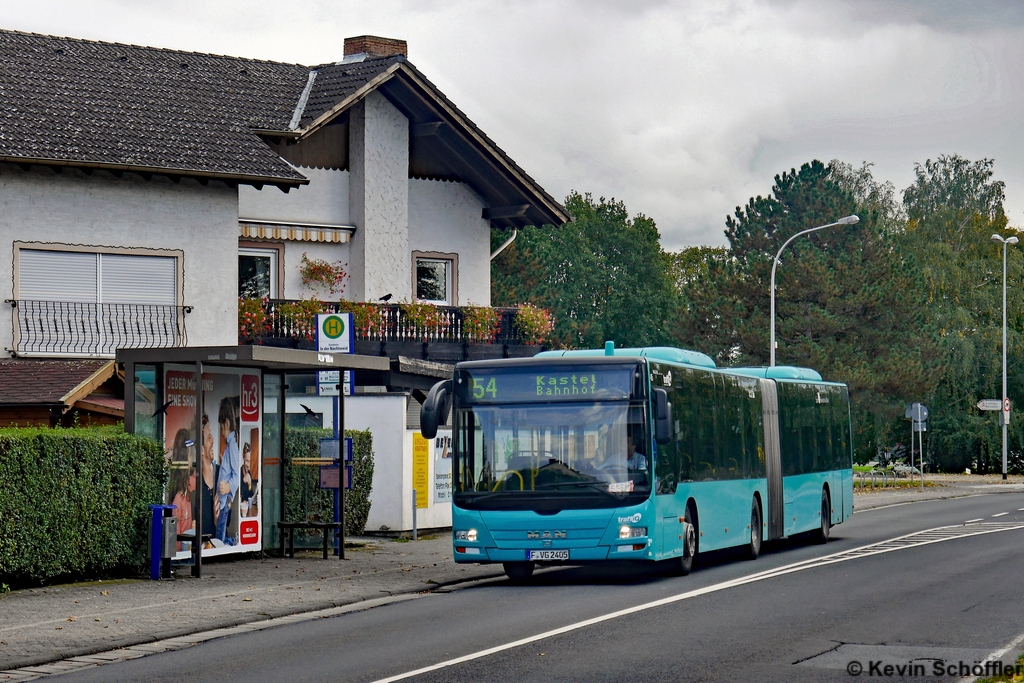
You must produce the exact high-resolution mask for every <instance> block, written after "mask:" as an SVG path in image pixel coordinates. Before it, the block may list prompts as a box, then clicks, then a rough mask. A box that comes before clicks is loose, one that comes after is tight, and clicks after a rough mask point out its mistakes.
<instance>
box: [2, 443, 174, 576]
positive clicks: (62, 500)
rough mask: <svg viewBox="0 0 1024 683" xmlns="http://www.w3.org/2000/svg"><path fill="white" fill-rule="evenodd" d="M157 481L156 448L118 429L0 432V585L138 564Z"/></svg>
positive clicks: (159, 454)
mask: <svg viewBox="0 0 1024 683" xmlns="http://www.w3.org/2000/svg"><path fill="white" fill-rule="evenodd" d="M165 478H166V472H165V470H164V457H163V450H162V449H161V448H160V445H159V444H157V443H156V442H155V441H151V440H149V439H146V438H143V437H138V436H134V435H131V434H125V433H124V430H123V429H122V428H121V427H93V428H80V429H43V428H38V429H33V428H23V429H0V580H3V581H4V582H19V583H20V582H25V581H40V582H42V581H47V580H50V579H54V578H56V577H60V576H96V575H102V574H103V573H106V572H109V571H111V570H113V569H115V568H124V567H137V566H140V565H142V564H143V563H144V562H145V559H146V556H147V547H146V537H147V529H148V517H149V509H148V506H149V505H150V504H151V503H159V502H161V495H162V491H163V486H164V481H165Z"/></svg>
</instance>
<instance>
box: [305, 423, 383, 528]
mask: <svg viewBox="0 0 1024 683" xmlns="http://www.w3.org/2000/svg"><path fill="white" fill-rule="evenodd" d="M286 433H287V437H286V441H285V457H286V458H288V460H292V459H293V458H315V457H319V454H320V453H319V449H320V439H321V438H322V437H327V436H331V434H332V432H331V430H329V429H297V428H289V429H288V430H287V432H286ZM345 436H348V437H352V440H353V442H352V488H351V489H350V490H348V491H345V533H346V534H347V535H359V534H361V533H363V530H364V529H365V528H366V518H367V517H368V516H369V514H370V492H371V490H372V489H373V435H372V434H371V433H370V432H369V431H357V430H354V429H349V430H346V431H345ZM285 519H286V520H288V521H296V522H300V521H312V522H327V521H331V520H333V519H334V493H333V492H332V491H330V490H322V489H321V488H320V468H319V467H317V466H308V465H290V466H289V467H288V468H287V475H286V480H285ZM322 538H323V536H321V535H320V532H314V533H309V532H306V533H303V532H302V531H300V530H296V537H295V540H296V543H297V544H299V545H317V544H318V543H320V539H322Z"/></svg>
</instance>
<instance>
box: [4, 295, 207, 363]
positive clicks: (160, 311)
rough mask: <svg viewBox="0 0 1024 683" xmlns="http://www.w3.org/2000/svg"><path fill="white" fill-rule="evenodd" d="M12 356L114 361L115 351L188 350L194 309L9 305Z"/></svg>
mask: <svg viewBox="0 0 1024 683" xmlns="http://www.w3.org/2000/svg"><path fill="white" fill-rule="evenodd" d="M7 303H9V304H11V305H12V306H13V307H14V315H15V337H14V349H13V351H14V353H15V354H17V355H64V356H99V357H113V356H114V352H115V351H116V350H117V349H134V348H171V347H177V346H185V345H186V344H187V341H188V337H187V334H186V332H185V314H187V313H191V312H192V307H191V306H158V305H151V304H93V303H80V302H68V301H31V300H25V299H18V300H8V301H7Z"/></svg>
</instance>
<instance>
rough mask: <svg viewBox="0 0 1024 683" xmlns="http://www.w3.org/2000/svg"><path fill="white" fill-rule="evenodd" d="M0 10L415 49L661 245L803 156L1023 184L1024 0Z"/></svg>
mask: <svg viewBox="0 0 1024 683" xmlns="http://www.w3.org/2000/svg"><path fill="white" fill-rule="evenodd" d="M5 16H6V18H5V22H6V23H5V27H6V28H15V29H21V30H30V31H37V32H41V33H52V34H60V35H72V36H76V37H84V38H97V39H103V40H113V41H119V42H131V43H137V44H147V45H158V46H163V47H174V48H180V49H188V50H201V51H206V52H216V53H222V54H237V55H243V56H249V57H260V58H266V59H275V60H280V61H287V62H300V63H305V64H314V63H320V62H327V61H335V60H337V59H339V58H340V56H341V52H342V41H343V39H344V37H346V36H352V35H360V34H363V33H371V34H378V35H386V36H393V37H399V38H405V39H406V40H408V41H409V50H410V60H411V61H412V62H413V63H414V64H416V65H417V67H419V68H420V69H421V70H422V71H423V72H424V73H426V75H427V76H428V77H429V78H431V79H432V80H433V81H434V82H435V83H436V84H437V85H438V86H439V87H440V88H441V89H442V90H443V91H444V92H445V93H446V94H447V95H448V96H449V97H451V98H452V100H454V101H455V102H456V104H458V105H459V107H460V108H462V109H463V111H465V112H466V113H467V114H468V115H469V116H470V117H471V118H473V119H474V120H475V121H476V122H477V123H478V124H479V125H480V126H481V127H482V128H483V129H484V130H485V131H486V132H487V133H488V134H489V135H490V136H491V137H492V138H493V139H494V140H495V141H496V142H497V143H498V144H499V145H500V146H502V147H503V148H504V149H505V150H506V151H507V152H508V153H509V154H510V155H511V156H512V157H513V158H514V159H516V161H517V162H519V164H520V165H521V166H523V168H525V169H526V171H527V172H528V173H530V174H531V175H533V176H534V177H535V178H536V179H537V180H538V181H540V182H541V184H542V185H544V186H545V187H546V188H547V189H548V190H549V191H550V192H551V193H552V194H554V195H555V196H556V197H564V196H565V194H566V193H567V192H568V191H569V190H570V189H577V190H580V191H590V192H593V193H594V194H595V195H605V196H614V197H616V198H619V199H622V200H624V201H625V202H626V204H627V206H628V207H629V209H630V210H631V211H632V212H641V211H642V212H643V213H645V214H647V215H649V216H651V217H653V218H654V219H655V220H656V221H657V222H658V225H659V227H660V228H661V231H662V233H663V235H664V242H665V244H666V246H668V247H679V246H683V245H686V244H695V243H711V244H722V243H724V238H723V236H722V230H723V228H724V218H725V215H726V214H728V213H730V212H731V211H732V210H733V209H734V207H735V206H737V205H739V204H743V203H745V202H746V201H747V199H748V198H749V197H751V196H752V195H756V194H766V193H768V192H769V191H770V188H771V182H772V178H773V176H774V175H775V174H776V173H779V172H781V171H783V170H788V169H789V168H790V167H792V166H796V165H799V164H800V163H802V162H804V161H809V160H810V159H812V158H818V159H821V160H823V161H827V160H829V159H831V158H834V157H837V158H841V159H844V160H846V161H849V162H851V163H854V164H858V163H859V162H861V161H865V160H866V161H873V162H875V164H876V165H875V172H876V177H878V178H880V179H891V180H893V181H894V182H895V183H896V185H897V187H903V186H905V185H907V184H909V182H910V181H911V179H912V177H913V164H914V162H923V161H924V160H925V159H927V158H934V157H935V156H937V155H939V154H942V153H953V152H956V153H960V154H963V155H964V156H967V157H969V158H980V157H986V156H987V157H993V158H995V159H996V162H997V164H996V169H997V173H998V174H999V176H1000V178H1001V179H1003V180H1006V181H1007V185H1008V187H1007V190H1008V192H1007V194H1008V198H1009V199H1008V210H1009V213H1010V216H1011V220H1013V221H1014V222H1016V223H1020V222H1022V221H1021V218H1024V216H1022V215H1021V211H1022V210H1024V201H1021V200H1019V199H1018V197H1020V196H1024V195H1022V194H1021V193H1020V192H1017V191H1016V189H1017V188H1021V187H1024V154H1022V152H1024V149H1022V147H1024V143H1022V142H1020V141H1021V140H1024V136H1022V135H1021V134H1020V133H1021V130H1020V128H1021V124H1020V118H1021V117H1020V115H1019V114H1018V111H1020V110H1021V103H1022V93H1024V87H1022V81H1021V79H1022V76H1021V74H1022V73H1024V71H1022V69H1021V65H1022V58H1024V41H1022V40H1021V38H1022V33H1024V29H1022V24H1024V10H1019V9H1017V8H1016V5H1015V4H1013V3H1011V4H1010V5H1007V4H1005V3H998V2H983V3H973V4H972V5H971V7H970V11H967V10H964V9H963V6H962V4H961V3H958V2H952V1H943V2H939V1H925V0H919V1H915V0H903V1H902V2H895V3H894V2H882V1H881V0H875V1H871V0H850V1H849V2H840V1H836V2H830V3H821V2H810V1H788V2H764V1H757V0H734V1H732V2H721V3H707V2H697V1H686V0H678V1H671V0H664V1H659V0H651V1H649V2H642V3H635V2H634V3H623V2H616V1H614V0H602V1H594V0H575V1H567V2H562V3H552V2H539V1H537V2H526V1H523V2H490V1H484V0H461V1H455V2H443V3H442V2H430V1H421V2H412V1H411V0H410V1H407V2H403V1H400V0H378V1H375V2H355V1H353V0H349V1H342V0H338V1H328V0H321V1H319V2H316V1H312V0H306V1H304V2H303V1H301V0H293V1H292V2H290V3H288V10H287V15H286V16H283V15H282V11H281V4H280V3H279V2H268V1H266V0H249V1H247V2H244V3H242V2H219V3H206V2H184V1H180V0H179V1H178V2H173V1H171V2H168V1H161V2H136V1H131V2H129V1H127V0H120V1H119V0H105V1H101V0H91V1H90V0H84V1H81V2H57V1H56V0H37V2H36V3H34V4H32V5H29V4H24V5H21V6H20V7H17V8H13V9H12V8H8V11H7V12H6V13H5Z"/></svg>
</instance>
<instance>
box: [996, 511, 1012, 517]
mask: <svg viewBox="0 0 1024 683" xmlns="http://www.w3.org/2000/svg"><path fill="white" fill-rule="evenodd" d="M1008 514H1010V513H1009V512H1000V513H999V514H997V515H992V516H993V517H1002V516H1003V515H1008Z"/></svg>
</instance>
